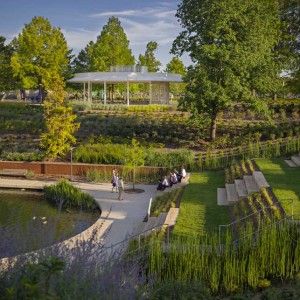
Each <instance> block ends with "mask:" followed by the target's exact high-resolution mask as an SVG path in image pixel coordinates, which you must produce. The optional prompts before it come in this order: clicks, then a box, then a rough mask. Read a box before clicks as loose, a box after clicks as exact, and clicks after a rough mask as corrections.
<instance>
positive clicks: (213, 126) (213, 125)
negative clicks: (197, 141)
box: [210, 116, 217, 141]
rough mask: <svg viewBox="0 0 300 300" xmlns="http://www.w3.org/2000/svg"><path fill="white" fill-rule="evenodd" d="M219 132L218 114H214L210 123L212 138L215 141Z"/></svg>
mask: <svg viewBox="0 0 300 300" xmlns="http://www.w3.org/2000/svg"><path fill="white" fill-rule="evenodd" d="M216 133H217V116H212V118H211V124H210V139H211V141H214V140H215V139H216Z"/></svg>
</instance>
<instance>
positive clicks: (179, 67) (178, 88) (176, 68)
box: [166, 56, 187, 99]
mask: <svg viewBox="0 0 300 300" xmlns="http://www.w3.org/2000/svg"><path fill="white" fill-rule="evenodd" d="M166 72H167V73H173V74H174V73H175V74H179V75H181V76H182V77H184V76H185V75H186V72H187V70H186V67H185V65H184V64H183V61H182V60H181V59H180V58H179V57H177V56H174V57H173V58H172V59H171V61H170V62H169V63H168V64H167V66H166ZM185 86H186V85H185V84H184V83H171V84H170V92H171V93H172V94H173V95H174V96H175V98H177V99H178V98H179V97H180V96H181V95H183V93H184V90H185Z"/></svg>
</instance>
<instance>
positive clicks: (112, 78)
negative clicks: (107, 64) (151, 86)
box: [68, 72, 182, 83]
mask: <svg viewBox="0 0 300 300" xmlns="http://www.w3.org/2000/svg"><path fill="white" fill-rule="evenodd" d="M68 81H69V82H71V83H84V82H92V83H103V82H107V83H122V82H182V77H181V75H179V74H170V73H152V72H88V73H76V74H75V76H74V77H73V78H72V79H70V80H68Z"/></svg>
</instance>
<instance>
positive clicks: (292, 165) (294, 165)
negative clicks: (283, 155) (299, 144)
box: [285, 159, 298, 168]
mask: <svg viewBox="0 0 300 300" xmlns="http://www.w3.org/2000/svg"><path fill="white" fill-rule="evenodd" d="M285 162H286V164H287V165H288V166H289V167H291V168H296V167H298V166H297V165H296V164H295V163H294V162H293V161H292V160H290V159H286V160H285Z"/></svg>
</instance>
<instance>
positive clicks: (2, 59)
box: [0, 36, 17, 91]
mask: <svg viewBox="0 0 300 300" xmlns="http://www.w3.org/2000/svg"><path fill="white" fill-rule="evenodd" d="M13 50H14V49H13V46H12V44H8V45H5V37H3V36H0V91H6V90H12V89H14V88H15V87H16V86H17V84H16V82H15V81H14V80H13V71H12V68H11V65H10V60H11V56H12V54H13Z"/></svg>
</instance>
